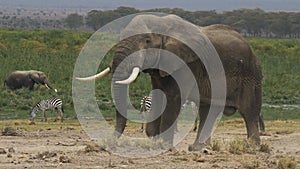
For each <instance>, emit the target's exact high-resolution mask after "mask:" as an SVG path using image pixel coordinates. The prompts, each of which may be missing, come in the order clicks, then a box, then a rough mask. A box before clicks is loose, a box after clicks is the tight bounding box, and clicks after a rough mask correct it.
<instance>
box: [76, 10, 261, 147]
mask: <svg viewBox="0 0 300 169" xmlns="http://www.w3.org/2000/svg"><path fill="white" fill-rule="evenodd" d="M185 25H187V23H186V22H185V21H183V20H182V19H181V18H179V17H177V16H174V15H169V16H165V17H157V16H151V15H144V16H143V15H139V16H137V17H135V18H134V19H132V21H131V22H130V24H129V25H128V26H127V27H126V28H125V29H127V34H125V36H126V35H128V34H130V32H133V33H132V34H134V33H135V35H133V36H126V37H124V38H123V39H121V41H120V43H119V44H118V47H117V48H116V51H115V55H114V57H113V59H112V63H111V65H110V66H109V67H108V68H107V69H105V70H104V71H103V72H101V73H99V74H97V75H94V76H90V77H86V78H77V79H78V80H82V81H88V80H95V79H98V78H101V77H103V76H104V75H107V74H108V73H112V74H113V79H112V82H113V96H114V99H115V102H116V103H118V104H116V105H118V108H117V110H116V128H115V133H117V136H120V134H122V133H123V131H124V128H125V126H126V121H127V116H126V108H127V95H126V94H127V93H128V87H127V85H128V84H130V83H131V82H133V81H134V80H135V79H136V78H137V76H138V74H139V72H140V71H143V72H145V73H149V74H150V76H151V82H152V89H159V90H160V91H163V92H164V94H165V97H166V100H167V104H166V107H165V109H163V107H162V106H161V105H160V103H157V102H159V101H161V100H162V98H163V95H162V94H160V93H158V94H153V95H152V101H153V103H152V106H153V109H151V113H150V115H152V114H153V116H154V115H156V114H157V113H159V112H161V111H158V112H156V111H155V110H163V112H162V114H160V116H159V117H158V118H156V119H155V120H152V121H151V120H149V121H148V123H147V126H146V134H147V135H148V136H157V135H159V134H161V133H167V134H166V135H163V136H162V137H163V139H164V140H168V141H170V142H171V143H172V140H173V138H174V136H173V135H172V133H173V131H174V129H175V127H173V126H175V125H172V124H173V123H174V122H175V121H176V118H177V116H178V114H179V112H180V108H181V105H182V104H183V103H184V102H182V101H181V100H180V99H183V100H190V101H193V102H195V103H196V105H197V106H198V108H199V115H200V124H199V127H198V128H199V129H198V134H197V138H196V139H195V142H194V143H193V144H192V145H190V147H189V150H200V149H201V148H202V146H203V142H202V141H201V140H199V138H200V136H201V135H200V133H201V131H202V130H203V129H204V128H205V127H204V125H206V124H208V123H206V119H207V118H208V116H209V115H211V114H209V110H210V108H211V107H216V108H218V107H220V106H221V105H222V103H220V102H219V100H218V98H217V99H213V98H212V92H211V91H212V88H211V85H212V83H211V82H210V79H209V75H208V72H207V70H208V69H207V68H211V70H215V72H222V70H221V69H219V68H220V67H219V66H216V65H215V63H211V62H208V63H207V65H206V66H208V67H206V66H204V63H203V62H202V60H200V59H199V57H198V56H199V55H197V54H195V53H194V51H192V50H191V47H195V48H196V49H200V50H202V51H205V50H206V49H207V48H205V46H208V45H207V44H212V45H213V48H215V51H216V52H217V53H218V55H219V58H220V60H221V62H222V64H223V67H224V71H225V75H226V82H225V83H226V84H225V85H223V86H226V89H227V93H226V101H225V107H224V111H223V114H224V115H227V116H229V115H233V114H234V113H235V112H237V111H239V113H240V114H241V115H242V117H243V118H244V120H245V124H246V128H247V135H248V138H251V139H252V140H254V141H255V143H256V144H257V145H259V144H260V137H259V130H258V124H259V118H260V110H261V104H262V71H261V66H260V63H259V61H258V59H257V57H256V56H255V54H254V52H253V51H252V49H251V47H250V46H249V44H248V43H247V41H246V40H245V39H244V38H243V37H242V36H241V35H240V34H239V33H238V32H236V31H234V30H233V29H232V28H230V27H229V26H226V25H212V26H207V27H197V26H195V25H191V26H189V27H188V26H185ZM143 28H144V30H142V29H143ZM190 28H192V29H190ZM156 29H159V30H160V31H161V30H162V31H165V32H167V33H168V34H172V35H174V36H177V35H178V37H180V36H182V37H188V38H187V39H188V40H189V42H191V43H193V44H192V45H191V46H187V45H186V44H185V43H183V42H181V41H179V40H178V39H176V38H173V37H170V36H166V35H164V34H162V33H156V32H154V33H153V30H154V31H155V30H156ZM178 30H183V32H184V33H180V34H178V33H177V32H178ZM142 31H144V32H142ZM176 31H177V32H176ZM128 32H129V33H128ZM165 32H163V33H165ZM194 32H195V33H194ZM132 34H130V35H132ZM206 38H208V40H205V39H206ZM203 46H204V47H203ZM153 48H156V49H161V50H156V51H158V52H157V53H154V52H155V51H154V50H147V51H145V50H144V49H153ZM163 51H168V52H169V53H173V54H175V55H176V56H178V57H179V58H180V59H181V60H182V61H183V62H184V63H185V64H181V62H175V60H174V59H167V57H166V56H167V55H164V53H163ZM211 51H212V50H210V51H209V52H207V53H205V52H203V58H204V61H205V57H206V58H209V57H211V53H210V52H211ZM147 52H150V53H149V55H147ZM151 52H152V53H153V54H152V53H151ZM168 52H166V53H167V54H168ZM145 53H146V54H145ZM134 54H135V55H134ZM173 60H174V61H173ZM156 65H158V68H155V67H154V66H156ZM160 65H163V66H165V65H167V66H169V67H170V69H169V72H165V71H164V70H161V69H160V67H159V66H160ZM185 65H187V66H188V68H189V69H190V70H191V71H192V73H193V75H194V77H195V79H196V83H197V85H194V84H193V83H190V81H189V79H188V78H189V76H185V75H186V74H187V71H186V70H187V69H184V68H185ZM153 67H154V68H153ZM167 68H168V67H167ZM219 70H220V71H219ZM173 75H179V76H173ZM180 75H182V76H180ZM174 77H181V78H186V79H188V80H185V81H186V84H185V85H184V86H183V87H184V88H183V90H181V89H179V86H178V84H177V81H176V80H175V79H174ZM217 77H219V76H217ZM124 79H125V80H124ZM220 79H224V78H223V77H221V78H216V81H215V83H219V81H218V80H220ZM183 81H184V79H183ZM215 83H214V84H215ZM198 92H199V93H200V95H201V98H200V101H197V99H196V98H195V95H197V93H198ZM181 93H183V94H182V95H180V94H181ZM211 128H212V126H210V128H209V129H211ZM166 131H171V132H166ZM169 133H170V134H169ZM209 143H210V137H209V138H208V140H207V141H206V144H209Z"/></svg>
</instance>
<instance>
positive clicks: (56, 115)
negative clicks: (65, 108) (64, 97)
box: [54, 110, 59, 122]
mask: <svg viewBox="0 0 300 169" xmlns="http://www.w3.org/2000/svg"><path fill="white" fill-rule="evenodd" d="M58 114H59V112H58V110H57V111H56V117H55V119H54V122H56V121H57V119H58Z"/></svg>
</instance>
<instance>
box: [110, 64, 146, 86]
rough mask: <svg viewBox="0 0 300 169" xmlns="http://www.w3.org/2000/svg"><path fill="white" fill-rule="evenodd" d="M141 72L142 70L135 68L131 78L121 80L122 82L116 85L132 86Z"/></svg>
mask: <svg viewBox="0 0 300 169" xmlns="http://www.w3.org/2000/svg"><path fill="white" fill-rule="evenodd" d="M139 72H140V68H138V67H135V68H133V70H132V73H131V75H130V76H129V78H127V79H125V80H121V81H116V82H115V83H116V84H130V83H131V82H133V81H134V80H135V79H136V78H137V76H138V75H139Z"/></svg>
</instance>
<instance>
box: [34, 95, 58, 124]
mask: <svg viewBox="0 0 300 169" xmlns="http://www.w3.org/2000/svg"><path fill="white" fill-rule="evenodd" d="M50 109H51V110H53V109H55V110H56V118H55V120H54V121H56V120H58V116H59V115H60V117H61V122H63V120H64V118H63V113H64V110H63V108H62V100H61V99H58V98H52V99H48V100H41V101H40V102H39V103H37V104H36V105H35V106H34V107H33V108H32V112H31V118H30V120H31V121H33V120H34V118H35V116H36V114H37V112H38V111H39V110H41V111H42V112H43V117H44V119H45V121H47V117H46V113H45V111H46V110H50Z"/></svg>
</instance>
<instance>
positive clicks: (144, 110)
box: [140, 96, 152, 131]
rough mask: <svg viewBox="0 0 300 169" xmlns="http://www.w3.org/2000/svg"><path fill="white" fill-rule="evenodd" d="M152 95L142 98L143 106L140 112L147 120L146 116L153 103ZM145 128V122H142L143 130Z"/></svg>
mask: <svg viewBox="0 0 300 169" xmlns="http://www.w3.org/2000/svg"><path fill="white" fill-rule="evenodd" d="M151 101H152V97H151V96H144V97H143V98H142V99H141V103H140V105H141V108H140V113H141V114H142V115H143V119H144V120H145V118H146V113H149V112H150V109H151V104H152V102H151ZM143 130H144V123H142V127H141V131H143Z"/></svg>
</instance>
